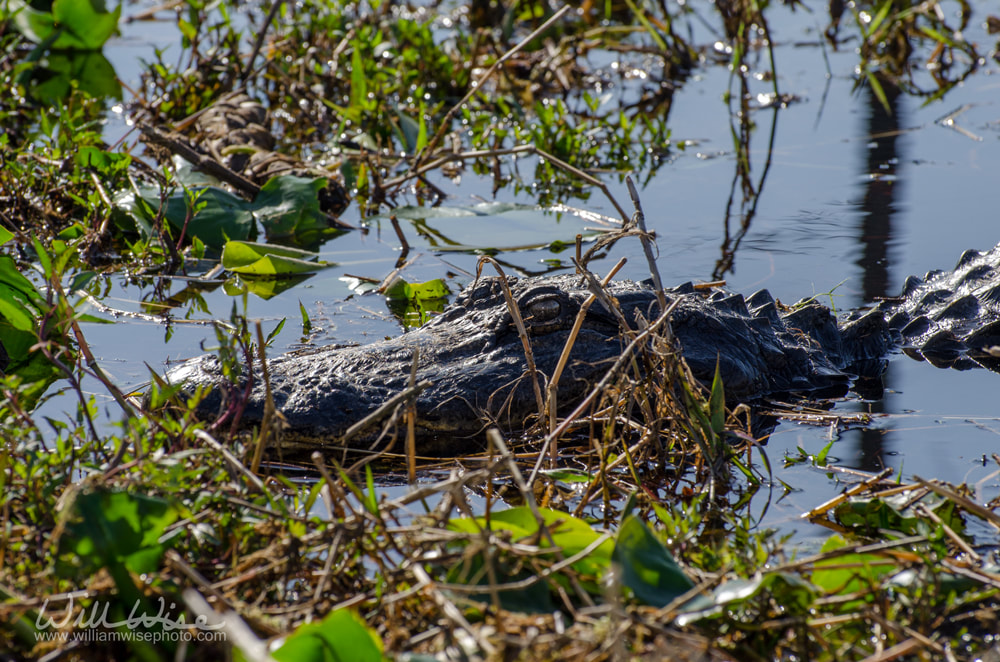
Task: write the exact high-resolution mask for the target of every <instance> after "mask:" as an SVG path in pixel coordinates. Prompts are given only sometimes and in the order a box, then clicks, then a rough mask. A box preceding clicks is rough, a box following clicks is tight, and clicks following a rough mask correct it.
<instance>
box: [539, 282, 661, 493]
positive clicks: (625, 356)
mask: <svg viewBox="0 0 1000 662" xmlns="http://www.w3.org/2000/svg"><path fill="white" fill-rule="evenodd" d="M680 302H681V297H677V298H676V299H674V300H673V301H672V302H671V303H670V305H669V306H667V309H666V310H664V311H663V314H662V315H660V316H659V317H657V318H656V321H654V322H653V323H652V324H650V325H649V326H648V327H646V328H645V329H643V331H642V333H640V334H639V335H637V336H636V337H635V340H633V341H632V342H630V343H629V344H628V345H626V347H625V349H624V350H622V354H621V356H619V357H618V360H617V361H615V364H614V365H613V366H611V369H610V370H608V372H607V374H605V375H604V377H602V378H601V381H599V382H598V383H597V385H596V386H595V387H594V388H593V389H592V390H591V391H590V393H589V394H588V395H587V397H586V398H584V400H583V402H581V403H580V404H579V405H578V406H577V408H576V409H574V410H573V413H572V414H570V415H569V416H567V417H566V419H565V420H564V421H563V422H562V424H561V425H560V426H559V427H558V428H556V429H555V430H553V431H552V432H550V433H549V434H548V436H546V437H545V441H544V443H543V444H542V448H541V451H539V453H538V459H537V460H536V461H535V466H534V468H533V469H532V470H531V477H530V478H528V485H529V486H530V485H533V484H534V482H535V478H537V477H538V472H539V471H541V468H542V459H543V458H544V457H545V455H546V452H547V449H548V447H549V445H550V444H552V443H553V441H555V440H556V439H558V438H559V437H560V436H561V435H562V433H563V432H565V431H566V429H567V428H568V427H569V426H570V425H571V424H572V423H573V421H575V420H576V419H577V418H579V417H580V415H581V414H582V413H583V412H584V411H586V409H587V407H589V406H591V405H592V404H593V403H594V400H596V399H597V396H598V395H599V394H601V393H603V392H604V390H605V389H606V388H607V387H608V384H609V383H610V382H611V379H612V378H613V377H614V376H615V375H616V374H618V372H619V371H620V370H621V369H622V368H623V367H624V366H625V364H626V363H627V362H628V361H630V360H631V356H632V352H634V351H635V349H636V348H637V347H638V346H639V344H640V343H642V342H644V341H645V340H646V338H648V337H649V336H650V335H652V334H653V333H654V332H655V331H656V330H657V329H658V328H659V327H660V326H662V325H663V324H664V323H665V322H666V321H667V319H668V318H669V317H670V315H671V314H672V313H673V312H674V309H675V308H676V307H677V305H678V304H679V303H680Z"/></svg>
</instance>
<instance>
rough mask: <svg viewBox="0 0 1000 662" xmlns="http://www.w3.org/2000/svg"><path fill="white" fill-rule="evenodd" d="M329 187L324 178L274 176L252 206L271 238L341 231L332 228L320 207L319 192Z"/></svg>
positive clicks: (262, 188)
mask: <svg viewBox="0 0 1000 662" xmlns="http://www.w3.org/2000/svg"><path fill="white" fill-rule="evenodd" d="M326 186H327V180H325V179H323V178H322V177H320V178H317V179H307V178H305V177H295V176H292V175H281V176H279V177H272V178H271V179H269V180H268V181H267V183H266V184H264V186H263V187H261V189H260V193H258V194H257V197H256V198H255V199H254V202H253V209H254V210H255V212H256V216H257V218H258V219H259V220H260V222H261V225H263V226H264V232H265V233H267V236H268V238H269V239H278V238H283V237H292V236H301V235H304V234H306V233H312V232H322V233H339V232H340V231H339V230H336V229H334V228H331V227H330V225H329V223H328V222H327V218H326V214H324V213H323V211H322V210H321V209H320V204H319V192H320V191H322V190H323V189H324V188H326Z"/></svg>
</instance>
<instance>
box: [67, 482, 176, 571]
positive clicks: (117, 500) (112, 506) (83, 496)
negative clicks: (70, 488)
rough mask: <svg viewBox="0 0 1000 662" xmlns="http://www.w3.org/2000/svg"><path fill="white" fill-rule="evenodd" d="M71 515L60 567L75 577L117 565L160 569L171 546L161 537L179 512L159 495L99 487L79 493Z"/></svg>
mask: <svg viewBox="0 0 1000 662" xmlns="http://www.w3.org/2000/svg"><path fill="white" fill-rule="evenodd" d="M66 517H67V520H66V528H65V531H64V532H63V535H62V537H61V538H60V539H59V552H58V556H57V564H56V569H57V572H58V573H59V574H60V575H61V576H63V577H70V578H74V577H80V576H86V575H89V574H92V573H93V572H95V571H96V570H98V569H99V568H103V567H109V566H116V565H124V566H125V567H126V568H127V569H128V570H130V571H132V572H134V573H138V574H142V573H149V572H153V571H155V570H156V569H157V568H158V567H159V564H160V559H161V558H162V557H163V554H164V553H165V552H166V549H167V546H166V544H165V543H163V542H160V537H161V536H163V534H164V532H165V531H166V528H167V527H168V526H169V525H170V524H172V523H173V522H174V521H176V520H177V517H178V512H177V510H176V509H175V508H174V506H173V505H171V504H170V503H169V502H168V501H165V500H164V499H160V498H157V497H151V496H146V495H143V494H131V493H128V492H118V491H112V490H108V489H95V490H93V491H85V492H82V493H80V494H78V495H77V496H76V498H75V499H74V500H73V501H72V502H71V505H70V509H69V512H68V513H67V515H66Z"/></svg>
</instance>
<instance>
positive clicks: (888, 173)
mask: <svg viewBox="0 0 1000 662" xmlns="http://www.w3.org/2000/svg"><path fill="white" fill-rule="evenodd" d="M878 78H879V79H880V80H879V82H880V83H881V85H882V90H883V92H884V93H885V101H886V104H885V105H883V103H882V101H881V100H879V98H878V97H877V96H876V95H875V94H874V92H873V91H872V89H871V88H870V87H868V86H866V87H865V88H864V91H863V95H864V98H865V101H866V102H867V106H868V123H867V135H868V136H869V137H870V139H869V140H868V141H867V142H866V143H864V149H865V152H866V153H865V158H864V163H865V171H864V173H863V174H864V178H865V184H864V197H863V199H862V200H861V204H860V210H861V221H860V227H859V228H858V229H859V233H858V244H859V247H858V248H859V256H858V259H857V260H856V261H855V264H857V265H858V266H859V267H861V292H860V298H861V300H860V301H858V302H857V303H858V304H864V303H869V302H871V301H873V300H875V299H876V298H879V297H885V296H888V295H889V288H890V287H893V286H892V285H890V273H889V271H890V270H889V265H890V260H891V255H890V251H891V249H892V246H893V243H894V238H893V223H892V221H893V216H894V215H895V213H896V210H897V207H896V199H897V196H899V195H900V193H901V191H900V189H901V188H902V179H901V178H900V176H899V168H900V164H901V162H902V159H901V158H900V155H899V149H900V145H899V141H898V140H897V139H898V138H899V135H900V130H899V126H900V114H901V110H902V108H901V105H902V104H901V103H900V100H899V99H900V89H899V87H898V86H897V85H896V84H895V83H893V82H892V81H891V80H890V79H888V78H887V77H884V76H878ZM891 379H892V364H891V363H890V365H889V369H888V370H886V373H885V374H884V375H883V378H882V380H883V385H885V386H888V384H889V383H890V382H891ZM863 406H864V405H863ZM868 407H869V408H870V410H871V411H872V412H875V413H883V412H884V411H885V409H886V406H885V400H884V399H877V400H875V401H874V402H871V403H870V405H868ZM849 434H856V435H857V445H858V447H857V452H856V465H855V466H856V467H857V468H858V469H863V470H865V471H878V470H880V469H882V468H883V467H885V465H886V462H885V457H884V455H885V451H886V446H887V442H888V441H889V432H888V431H887V430H879V429H875V428H871V427H867V428H862V429H859V430H857V431H855V432H853V433H849Z"/></svg>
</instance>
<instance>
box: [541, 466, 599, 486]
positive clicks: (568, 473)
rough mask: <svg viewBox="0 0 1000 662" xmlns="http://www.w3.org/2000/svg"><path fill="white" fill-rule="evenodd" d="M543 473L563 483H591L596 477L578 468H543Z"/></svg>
mask: <svg viewBox="0 0 1000 662" xmlns="http://www.w3.org/2000/svg"><path fill="white" fill-rule="evenodd" d="M541 473H542V474H544V475H545V476H548V477H549V478H551V479H553V480H558V481H561V482H563V483H589V482H590V481H592V480H593V479H594V477H593V476H592V475H591V474H588V473H586V472H584V471H577V470H576V469H542V471H541Z"/></svg>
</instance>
